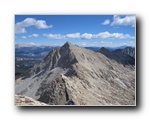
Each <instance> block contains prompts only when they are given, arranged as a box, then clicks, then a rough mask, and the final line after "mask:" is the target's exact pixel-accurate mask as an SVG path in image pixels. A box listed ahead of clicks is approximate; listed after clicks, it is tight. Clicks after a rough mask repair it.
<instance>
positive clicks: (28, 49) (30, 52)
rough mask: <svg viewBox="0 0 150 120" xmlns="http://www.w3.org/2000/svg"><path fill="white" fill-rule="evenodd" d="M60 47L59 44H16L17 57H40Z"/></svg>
mask: <svg viewBox="0 0 150 120" xmlns="http://www.w3.org/2000/svg"><path fill="white" fill-rule="evenodd" d="M55 48H58V46H38V45H31V44H16V45H15V56H16V57H24V56H25V57H39V58H42V57H44V56H46V55H47V54H48V53H49V52H50V51H51V50H52V49H55Z"/></svg>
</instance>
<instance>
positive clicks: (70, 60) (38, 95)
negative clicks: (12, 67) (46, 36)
mask: <svg viewBox="0 0 150 120" xmlns="http://www.w3.org/2000/svg"><path fill="white" fill-rule="evenodd" d="M15 92H16V94H19V95H20V94H21V95H26V96H30V97H32V98H34V99H36V100H39V101H42V102H44V103H46V104H49V105H135V70H134V69H130V67H124V65H122V64H118V62H116V61H113V60H111V59H109V58H107V57H105V56H104V55H102V54H101V53H98V52H93V51H91V50H87V49H84V48H81V47H79V46H76V45H72V44H71V43H66V44H65V45H63V46H62V47H61V48H58V49H56V50H53V51H51V52H50V53H49V54H48V55H47V56H46V57H45V58H44V59H43V60H42V62H41V63H40V64H37V65H35V66H34V67H33V68H32V70H31V72H30V77H29V78H27V79H25V80H23V81H21V82H19V83H17V84H16V87H15Z"/></svg>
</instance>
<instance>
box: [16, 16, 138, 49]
mask: <svg viewBox="0 0 150 120" xmlns="http://www.w3.org/2000/svg"><path fill="white" fill-rule="evenodd" d="M135 22H136V20H135V16H133V15H16V16H15V43H19V44H22V43H27V44H37V45H57V46H61V45H63V44H64V43H65V42H67V41H69V42H71V43H73V44H77V45H79V46H83V47H85V46H96V47H101V46H107V47H117V46H124V45H128V46H135V41H136V40H135Z"/></svg>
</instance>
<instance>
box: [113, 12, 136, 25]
mask: <svg viewBox="0 0 150 120" xmlns="http://www.w3.org/2000/svg"><path fill="white" fill-rule="evenodd" d="M135 22H136V19H135V16H132V15H128V16H125V17H121V16H119V15H114V19H113V22H112V23H111V26H121V25H122V26H132V27H134V26H135Z"/></svg>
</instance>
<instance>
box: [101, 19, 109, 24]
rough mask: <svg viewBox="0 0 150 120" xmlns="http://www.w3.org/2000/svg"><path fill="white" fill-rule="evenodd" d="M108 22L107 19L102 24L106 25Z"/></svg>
mask: <svg viewBox="0 0 150 120" xmlns="http://www.w3.org/2000/svg"><path fill="white" fill-rule="evenodd" d="M109 23H110V20H108V19H107V20H105V21H104V22H103V23H102V24H103V25H108V24H109Z"/></svg>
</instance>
